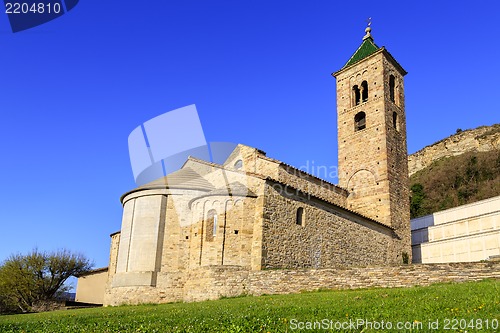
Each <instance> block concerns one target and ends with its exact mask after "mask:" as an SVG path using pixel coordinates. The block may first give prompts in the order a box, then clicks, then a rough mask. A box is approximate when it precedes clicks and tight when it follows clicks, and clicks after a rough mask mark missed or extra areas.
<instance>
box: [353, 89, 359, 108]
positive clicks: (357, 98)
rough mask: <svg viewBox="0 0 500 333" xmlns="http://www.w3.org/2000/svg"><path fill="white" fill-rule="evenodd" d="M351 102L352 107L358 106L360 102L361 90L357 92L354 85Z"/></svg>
mask: <svg viewBox="0 0 500 333" xmlns="http://www.w3.org/2000/svg"><path fill="white" fill-rule="evenodd" d="M352 100H353V102H354V103H353V106H354V105H359V103H360V102H361V90H359V87H358V86H357V85H355V86H354V87H352Z"/></svg>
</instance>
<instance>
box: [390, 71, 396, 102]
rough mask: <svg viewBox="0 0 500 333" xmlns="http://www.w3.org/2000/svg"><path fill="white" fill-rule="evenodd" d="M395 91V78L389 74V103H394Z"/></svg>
mask: <svg viewBox="0 0 500 333" xmlns="http://www.w3.org/2000/svg"><path fill="white" fill-rule="evenodd" d="M395 89H396V78H395V77H394V75H392V74H391V76H389V98H390V99H391V102H396V97H395V96H396V94H395Z"/></svg>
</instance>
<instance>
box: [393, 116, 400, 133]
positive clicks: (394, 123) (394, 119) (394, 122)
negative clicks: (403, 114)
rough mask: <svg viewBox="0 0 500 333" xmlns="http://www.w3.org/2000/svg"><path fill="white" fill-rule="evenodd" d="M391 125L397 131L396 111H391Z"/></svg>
mask: <svg viewBox="0 0 500 333" xmlns="http://www.w3.org/2000/svg"><path fill="white" fill-rule="evenodd" d="M392 126H394V128H395V129H396V131H399V124H398V114H397V113H396V112H393V113H392Z"/></svg>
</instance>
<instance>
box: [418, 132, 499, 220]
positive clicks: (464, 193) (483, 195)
mask: <svg viewBox="0 0 500 333" xmlns="http://www.w3.org/2000/svg"><path fill="white" fill-rule="evenodd" d="M408 164H409V165H408V166H409V173H410V187H411V194H412V197H411V217H412V218H414V217H419V216H424V215H427V214H431V213H434V212H437V211H441V210H444V209H448V208H453V207H457V206H460V205H463V204H467V203H472V202H475V201H479V200H483V199H487V198H491V197H494V196H497V195H500V124H496V125H493V126H482V127H479V128H477V129H473V130H467V131H460V132H458V133H457V134H455V135H452V136H450V137H448V138H446V139H443V140H441V141H439V142H436V143H435V144H433V145H431V146H428V147H425V148H424V149H422V150H420V151H418V152H417V153H415V154H412V155H410V156H409V157H408Z"/></svg>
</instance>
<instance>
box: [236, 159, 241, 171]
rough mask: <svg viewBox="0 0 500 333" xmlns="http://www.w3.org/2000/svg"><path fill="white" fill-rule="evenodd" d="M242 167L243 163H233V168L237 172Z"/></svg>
mask: <svg viewBox="0 0 500 333" xmlns="http://www.w3.org/2000/svg"><path fill="white" fill-rule="evenodd" d="M242 167H243V161H242V160H237V161H236V162H235V163H234V168H235V169H236V170H239V169H241V168H242Z"/></svg>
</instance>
